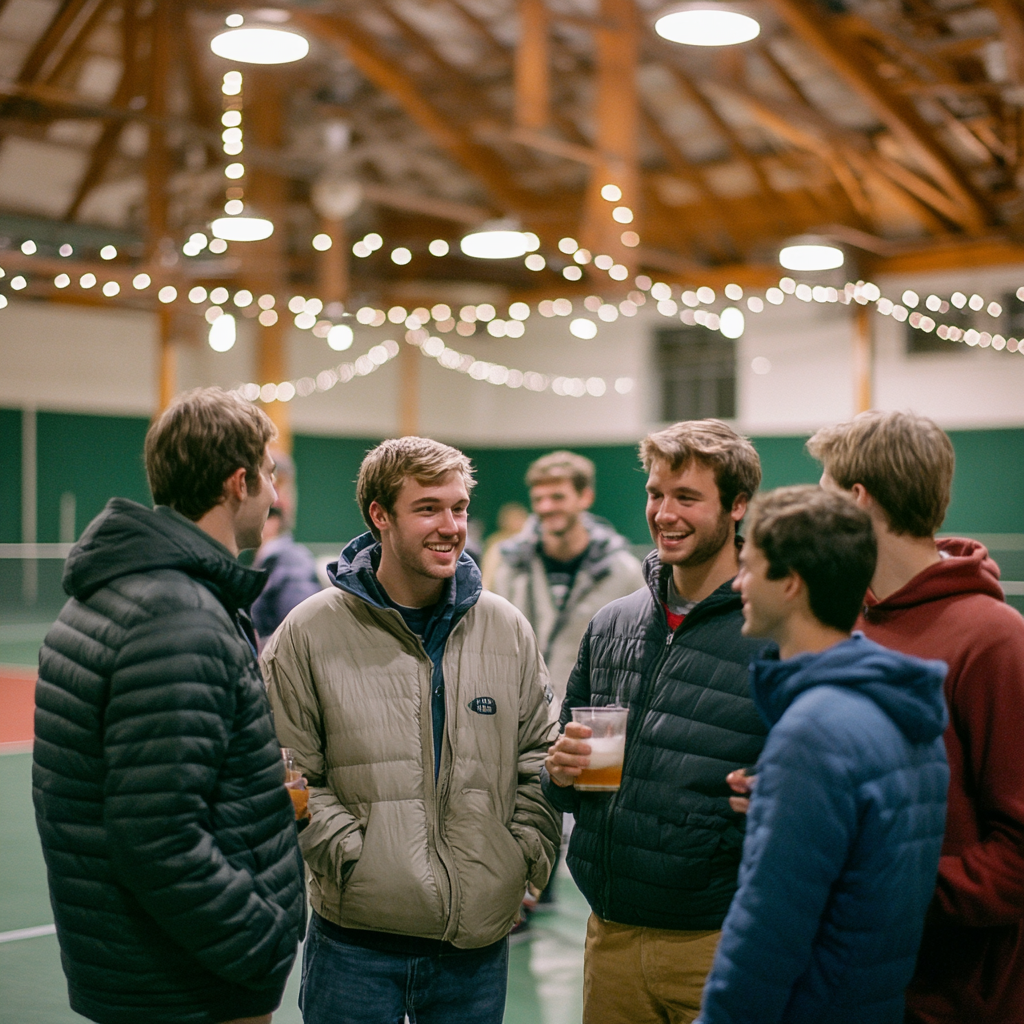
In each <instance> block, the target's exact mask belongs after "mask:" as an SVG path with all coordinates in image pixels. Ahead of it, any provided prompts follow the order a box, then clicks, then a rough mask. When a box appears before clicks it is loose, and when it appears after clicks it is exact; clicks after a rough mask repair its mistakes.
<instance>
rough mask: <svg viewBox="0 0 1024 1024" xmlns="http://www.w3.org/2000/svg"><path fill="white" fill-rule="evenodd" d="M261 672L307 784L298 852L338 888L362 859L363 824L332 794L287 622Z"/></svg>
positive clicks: (313, 700) (297, 643)
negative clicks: (305, 817) (305, 815)
mask: <svg viewBox="0 0 1024 1024" xmlns="http://www.w3.org/2000/svg"><path fill="white" fill-rule="evenodd" d="M260 666H261V667H262V669H263V677H264V679H265V680H266V682H267V693H268V695H269V697H270V704H271V707H272V708H273V710H274V724H275V726H276V729H277V738H278V741H279V742H280V744H281V746H282V747H291V748H292V749H293V750H294V752H295V766H296V768H298V769H299V770H300V771H301V772H302V774H303V775H305V777H306V778H307V780H308V781H309V812H310V818H311V820H310V823H309V824H308V825H307V826H306V828H304V829H303V830H302V831H301V832H300V833H299V847H300V849H301V850H302V855H303V857H304V858H305V859H306V862H307V863H308V864H309V866H310V868H312V870H313V871H314V872H315V873H316V874H318V875H321V876H323V877H325V878H330V879H333V880H334V881H335V883H336V884H337V885H339V886H340V885H341V883H342V881H343V880H344V878H345V876H346V875H347V874H348V872H350V871H351V870H352V868H353V867H355V863H356V861H357V860H358V859H359V855H360V854H361V853H362V849H363V827H364V822H361V821H360V820H359V819H358V818H357V817H356V816H355V815H354V814H352V813H351V812H350V811H349V810H348V809H347V808H346V807H345V805H344V804H343V803H342V802H341V801H340V800H339V799H338V798H337V796H336V795H335V794H334V791H333V790H332V789H331V788H330V784H329V780H328V778H327V773H326V768H325V757H324V725H323V717H322V714H321V709H320V704H319V701H318V700H317V696H316V689H315V687H314V686H313V680H312V673H311V671H310V662H309V655H308V648H307V646H306V642H305V637H304V635H303V634H302V632H301V631H299V630H294V629H292V628H290V623H289V622H288V621H286V622H285V623H284V625H282V626H281V628H280V629H278V630H277V632H276V633H275V634H274V635H273V637H271V639H270V641H269V642H268V643H267V645H266V647H265V648H264V649H263V655H262V657H261V658H260Z"/></svg>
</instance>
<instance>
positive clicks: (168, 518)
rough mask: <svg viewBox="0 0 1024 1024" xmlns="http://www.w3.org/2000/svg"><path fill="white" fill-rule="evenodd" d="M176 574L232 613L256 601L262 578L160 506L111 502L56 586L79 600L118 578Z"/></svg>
mask: <svg viewBox="0 0 1024 1024" xmlns="http://www.w3.org/2000/svg"><path fill="white" fill-rule="evenodd" d="M158 569H177V570H179V571H181V572H184V573H186V574H187V575H189V576H192V577H193V578H195V579H197V580H199V581H200V582H202V583H203V584H204V585H206V586H207V587H208V588H209V589H210V590H211V591H213V592H214V593H215V594H216V595H217V598H218V599H219V600H220V601H221V603H222V604H224V605H225V607H227V608H230V609H231V610H232V611H237V610H238V609H239V608H247V607H248V606H249V605H250V604H252V602H253V601H254V600H255V599H256V597H258V596H259V593H260V591H261V590H262V589H263V586H264V584H265V583H266V580H267V574H266V573H265V572H263V571H262V570H259V569H249V568H247V567H246V566H243V565H240V564H239V563H238V560H237V559H236V558H235V556H234V555H232V554H231V552H230V551H228V549H227V548H226V547H224V545H223V544H221V543H220V542H219V541H216V540H214V539H213V537H211V536H210V535H209V534H208V533H206V532H205V531H204V530H201V529H200V528H199V527H198V526H196V524H195V523H193V522H192V521H191V520H189V519H186V518H185V517H184V516H183V515H181V514H180V513H178V512H175V511H174V509H171V508H168V507H167V506H166V505H158V506H157V507H156V508H155V509H150V508H146V507H145V505H139V504H138V503H137V502H134V501H129V500H128V499H127V498H111V499H110V501H109V502H107V506H106V508H105V509H104V510H103V511H102V512H101V513H100V514H99V515H98V516H97V517H96V518H95V519H94V520H93V521H92V522H91V523H90V524H89V525H88V527H86V530H85V533H83V534H82V536H81V538H80V539H79V541H78V543H77V544H75V546H74V547H73V548H72V549H71V553H70V554H69V555H68V559H67V562H65V564H64V575H63V579H62V583H63V586H64V590H65V591H66V592H67V593H68V594H70V595H71V596H72V597H76V598H79V599H82V600H84V599H85V598H87V597H88V596H89V595H90V594H93V593H95V592H96V591H97V590H99V589H100V588H101V587H104V586H106V585H107V584H108V583H110V582H111V581H112V580H115V579H118V578H119V577H121V576H127V575H130V574H134V573H145V572H153V571H156V570H158Z"/></svg>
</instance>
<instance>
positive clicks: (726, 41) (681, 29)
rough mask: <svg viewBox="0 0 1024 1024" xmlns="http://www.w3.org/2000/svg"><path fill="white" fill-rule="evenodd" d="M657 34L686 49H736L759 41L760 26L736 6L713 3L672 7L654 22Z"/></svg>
mask: <svg viewBox="0 0 1024 1024" xmlns="http://www.w3.org/2000/svg"><path fill="white" fill-rule="evenodd" d="M654 31H655V32H657V33H658V35H659V36H661V37H662V39H667V40H668V41H669V42H671V43H683V44H684V45H686V46H735V45H736V44H737V43H746V42H749V41H750V40H751V39H756V38H757V36H758V35H760V33H761V26H760V25H759V24H758V22H757V21H756V20H755V19H754V18H752V17H751V16H750V15H749V14H745V13H744V12H743V11H742V10H740V9H739V8H738V7H737V6H735V5H732V4H718V3H714V2H710V3H689V4H685V5H683V6H677V7H673V8H671V9H670V10H668V11H666V12H665V13H664V14H662V15H661V16H660V17H659V18H658V20H657V21H656V22H655V23H654Z"/></svg>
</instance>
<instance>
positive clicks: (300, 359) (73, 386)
mask: <svg viewBox="0 0 1024 1024" xmlns="http://www.w3.org/2000/svg"><path fill="white" fill-rule="evenodd" d="M1021 283H1024V267H1022V268H1003V269H998V270H971V271H962V272H957V273H948V274H941V275H939V274H930V275H915V276H906V277H901V278H898V279H896V278H893V279H889V280H880V281H879V282H878V284H879V285H880V287H881V288H882V292H883V294H884V295H886V296H888V297H890V298H892V299H893V300H895V301H899V298H900V296H901V295H902V293H903V291H904V289H906V288H913V289H914V290H915V291H917V292H918V293H919V294H921V296H922V297H923V296H924V295H925V294H927V293H928V292H931V291H934V292H936V293H937V294H939V295H940V296H942V297H943V298H948V297H949V295H950V293H951V292H952V291H954V290H957V289H959V290H961V291H964V292H965V293H967V294H971V293H972V292H978V293H980V294H981V295H983V296H984V297H985V299H986V301H988V300H991V299H996V300H997V301H998V300H1000V299H1001V297H1002V295H1003V294H1004V293H1006V292H1012V291H1014V290H1015V289H1016V288H1017V287H1018V285H1019V284H1021ZM574 305H575V307H576V312H574V314H573V315H574V316H575V315H583V311H582V304H581V303H580V302H579V301H578V300H576V301H575V302H574ZM570 319H572V318H571V317H557V318H552V319H550V320H548V319H544V318H543V317H540V316H539V315H537V314H536V313H534V314H533V315H532V316H531V317H530V319H529V320H528V321H527V323H526V328H527V331H526V335H525V337H523V338H521V339H517V340H513V339H507V338H506V339H495V338H491V337H490V336H489V335H487V334H485V333H483V332H480V333H478V334H477V335H476V336H474V337H472V338H468V339H467V338H460V337H459V336H458V335H456V334H455V333H454V332H453V333H451V334H447V335H444V336H443V337H444V340H445V342H446V344H448V345H450V346H452V347H454V348H457V349H458V350H460V351H462V352H469V353H472V354H473V355H475V356H477V357H478V358H480V359H484V360H487V361H490V362H496V363H503V364H505V365H507V366H509V367H514V368H516V369H520V370H536V371H539V372H542V373H547V374H559V375H565V376H573V377H583V378H586V377H590V376H601V377H604V378H605V379H606V380H608V381H609V382H611V381H613V380H614V379H615V378H617V377H631V378H633V379H634V380H635V382H636V385H635V387H634V388H633V390H632V391H631V392H629V393H628V394H626V395H620V394H617V393H616V392H615V391H614V389H609V392H608V393H607V394H606V395H605V396H603V397H601V398H594V397H590V396H587V397H584V398H578V399H577V398H563V397H559V396H556V395H554V394H552V393H550V392H545V393H541V394H536V393H532V392H529V391H526V390H525V389H522V388H520V389H518V390H511V389H509V388H507V387H496V386H494V385H491V384H489V383H486V382H480V381H475V380H472V379H471V378H469V377H468V376H466V375H464V374H460V373H457V372H454V371H450V370H446V369H444V368H442V367H441V366H439V365H438V363H437V362H436V361H434V360H432V359H429V358H426V357H423V356H422V355H419V356H417V358H418V360H419V371H420V423H421V426H420V429H421V431H422V432H423V433H426V434H431V435H434V436H438V437H443V438H445V439H448V440H451V441H453V442H456V443H460V442H461V443H467V444H468V443H476V444H492V445H503V444H507V445H518V444H547V443H556V442H557V443H563V444H580V443H586V442H589V443H617V442H623V443H627V442H628V443H632V442H634V441H635V440H636V438H637V437H639V436H641V435H642V434H643V433H644V432H645V431H646V430H647V429H649V427H650V426H652V425H653V424H655V423H656V421H657V418H658V405H659V396H658V387H657V380H656V375H655V371H654V367H653V364H652V345H651V338H652V335H653V331H654V329H655V327H657V326H667V325H668V324H670V323H671V322H672V321H670V320H667V319H664V318H662V317H660V316H659V315H658V314H657V313H656V312H655V311H654V310H653V306H652V305H648V306H646V307H644V308H643V309H642V310H641V315H639V316H637V317H634V318H625V317H622V318H620V319H619V320H618V321H617V322H616V323H614V324H601V325H600V329H599V332H598V336H597V337H596V338H595V339H594V340H592V341H581V340H579V339H576V338H574V337H572V336H571V335H570V333H569V329H568V328H569V320H570ZM746 322H747V330H746V333H745V335H744V336H743V338H742V339H740V341H739V344H738V360H737V386H738V408H739V415H738V424H739V426H740V428H741V429H742V430H744V431H746V432H748V433H752V434H787V433H803V432H807V431H811V430H813V429H815V428H816V427H818V426H820V425H821V424H823V423H828V422H834V421H837V420H842V419H846V418H848V417H850V416H851V415H852V414H853V411H854V406H853V389H854V383H853V364H852V347H853V322H852V311H851V310H850V309H849V308H847V307H844V306H841V305H825V304H818V303H803V302H800V301H799V300H797V299H795V298H793V297H789V298H787V300H786V302H785V303H784V304H783V305H782V306H780V307H772V306H768V307H767V308H766V309H765V311H764V312H763V313H760V314H748V315H747V318H746ZM871 323H872V326H873V330H874V332H875V338H876V348H877V359H876V372H875V405H876V406H877V407H879V408H909V409H914V410H915V411H917V412H920V413H923V414H925V415H928V416H931V417H933V418H934V419H936V420H937V421H938V422H939V423H940V424H942V425H943V426H945V427H949V428H970V427H996V426H1015V425H1016V426H1019V425H1022V424H1024V356H1021V355H1016V354H1010V353H1007V352H1005V351H1003V352H994V351H991V350H988V351H985V350H980V349H977V348H974V349H970V348H968V347H967V346H965V345H963V344H962V343H961V344H950V347H949V351H948V352H942V353H935V354H927V355H914V356H909V355H907V354H906V352H905V351H904V344H903V331H904V328H903V326H902V325H900V324H897V323H896V322H895V321H894V320H892V319H891V318H889V317H883V316H880V315H878V314H877V313H874V314H872V317H871ZM204 330H205V325H203V324H202V323H201V322H199V321H198V320H197V324H196V330H195V332H194V333H195V337H194V339H193V341H192V342H191V343H187V344H183V345H181V346H180V350H179V351H180V355H179V367H178V383H179V387H180V388H187V387H193V386H197V385H200V384H221V385H223V386H225V387H232V386H235V385H236V384H238V383H240V382H243V381H248V380H253V379H254V365H255V363H254V335H255V331H257V330H259V328H258V327H254V325H253V324H252V322H251V321H246V320H243V319H241V318H240V319H239V340H238V343H237V344H236V346H235V348H234V349H233V350H232V351H230V352H228V353H223V354H218V353H215V352H213V351H212V350H210V349H209V347H208V346H207V345H206V344H205V343H204V342H203V340H202V336H203V333H204ZM403 335H404V328H401V327H395V326H394V325H390V324H389V325H387V326H386V327H382V328H377V329H374V328H365V327H359V328H357V333H356V340H355V343H354V344H353V346H352V348H351V349H350V350H349V351H348V352H346V353H343V354H342V353H335V352H332V351H331V350H330V349H329V348H328V347H327V344H326V342H325V341H323V340H320V339H317V338H314V337H313V336H312V335H311V334H310V333H308V332H301V331H298V330H293V331H292V333H291V335H290V337H289V376H290V377H292V378H297V377H300V376H303V375H309V376H315V375H316V374H317V373H318V372H319V371H320V370H323V369H325V368H327V367H330V366H333V365H337V364H338V363H339V362H341V361H343V360H351V359H354V358H355V357H356V356H358V355H360V354H362V353H364V352H366V351H367V350H368V349H369V348H370V347H371V346H372V345H374V344H378V343H379V342H381V341H382V340H383V339H385V338H388V337H392V338H395V339H397V340H398V341H400V342H402V338H403ZM154 337H155V332H154V325H153V321H152V317H151V316H149V315H148V314H144V313H132V312H126V311H114V310H111V311H106V310H101V309H90V308H84V307H75V306H64V305H47V304H43V303H35V302H28V301H17V300H15V301H12V302H11V304H10V305H9V306H8V307H7V308H6V309H3V310H0V404H3V405H5V406H20V405H25V404H34V405H36V406H38V407H40V408H44V409H45V408H50V409H69V410H75V411H91V412H105V413H121V414H132V415H148V414H150V413H151V412H152V410H153V407H154V404H155V400H156V389H157V353H156V346H155V340H154ZM402 344H403V345H404V342H402ZM756 357H764V358H766V359H767V360H768V361H769V363H770V364H771V370H770V372H768V373H766V374H761V375H759V374H756V373H754V372H753V370H752V368H751V363H752V361H753V360H754V359H755V358H756ZM398 373H399V369H398V365H397V362H391V363H388V364H387V365H385V366H384V367H382V368H381V369H379V370H378V371H376V372H375V373H373V374H371V375H369V376H367V377H357V378H356V379H354V380H352V381H351V382H350V383H348V384H338V385H337V386H336V387H335V388H333V389H332V390H331V391H329V392H327V393H325V394H316V395H313V396H311V397H309V398H305V399H298V398H296V399H295V400H293V402H292V403H291V409H290V412H291V416H292V423H293V428H294V429H295V430H296V431H297V432H299V433H319V434H335V435H348V436H381V435H386V434H390V433H393V432H394V431H395V430H396V429H397V423H398V381H399V378H398ZM260 383H262V382H260Z"/></svg>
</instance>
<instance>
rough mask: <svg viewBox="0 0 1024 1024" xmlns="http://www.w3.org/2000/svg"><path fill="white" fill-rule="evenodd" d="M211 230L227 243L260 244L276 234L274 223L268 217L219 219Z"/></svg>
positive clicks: (212, 225)
mask: <svg viewBox="0 0 1024 1024" xmlns="http://www.w3.org/2000/svg"><path fill="white" fill-rule="evenodd" d="M210 230H211V231H212V232H213V234H214V236H215V237H216V238H223V239H224V241H225V242H259V241H262V240H263V239H264V238H269V237H270V236H271V235H272V234H273V233H274V223H273V221H269V220H267V218H266V217H218V218H217V219H216V220H215V221H214V222H213V223H212V224H211V225H210Z"/></svg>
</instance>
